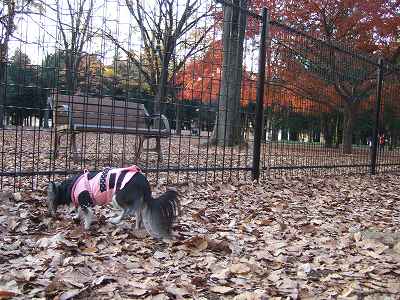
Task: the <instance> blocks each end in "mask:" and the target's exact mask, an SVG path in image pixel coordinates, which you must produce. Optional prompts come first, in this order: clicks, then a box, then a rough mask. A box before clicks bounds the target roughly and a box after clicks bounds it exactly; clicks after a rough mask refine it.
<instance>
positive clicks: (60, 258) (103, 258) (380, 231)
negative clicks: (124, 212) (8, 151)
mask: <svg viewBox="0 0 400 300" xmlns="http://www.w3.org/2000/svg"><path fill="white" fill-rule="evenodd" d="M399 183H400V177H399V176H395V175H379V176H376V177H368V176H363V177H361V176H359V177H357V176H353V177H350V176H341V177H319V178H311V177H302V178H279V179H270V180H268V181H266V182H262V183H260V184H251V183H242V184H237V185H235V186H232V185H229V184H228V185H227V184H214V185H203V186H201V185H192V184H189V185H187V186H181V187H180V188H179V192H180V198H181V203H182V216H181V217H180V218H179V220H178V222H177V224H176V225H175V227H174V239H173V240H171V241H156V240H154V239H152V238H150V237H149V236H148V235H146V234H145V233H144V232H135V231H134V229H133V227H134V220H133V219H132V220H127V221H124V222H123V223H121V224H120V225H119V226H114V225H112V224H110V223H109V222H108V221H107V219H108V218H109V217H111V216H113V215H114V214H115V213H116V212H115V211H113V210H112V209H111V208H98V209H96V216H97V222H96V223H95V224H94V226H93V229H92V230H91V231H90V232H84V231H83V230H82V229H81V227H80V225H79V224H76V223H74V222H73V221H72V219H71V216H70V214H69V212H68V210H67V209H65V210H62V211H60V213H59V217H58V218H57V219H52V218H50V217H49V216H48V215H47V213H46V207H45V195H44V193H42V192H34V193H30V192H29V193H28V192H21V193H16V194H8V193H3V194H1V199H0V237H1V238H0V299H4V298H11V297H13V298H15V299H26V298H48V299H64V300H65V299H72V298H74V299H111V298H112V299H183V298H194V299H222V298H226V299H231V298H235V299H263V298H265V299H267V298H268V299H286V298H287V297H292V298H293V299H296V298H300V299H309V298H311V299H329V298H331V299H337V298H339V299H399V298H400V280H399V278H400V210H399V205H400V189H399ZM162 190H163V188H157V187H156V188H155V189H154V191H155V193H159V192H162Z"/></svg>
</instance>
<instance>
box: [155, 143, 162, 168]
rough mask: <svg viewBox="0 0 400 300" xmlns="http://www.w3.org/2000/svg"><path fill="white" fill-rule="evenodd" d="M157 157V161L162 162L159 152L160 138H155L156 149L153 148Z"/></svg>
mask: <svg viewBox="0 0 400 300" xmlns="http://www.w3.org/2000/svg"><path fill="white" fill-rule="evenodd" d="M155 150H156V152H157V155H158V161H159V162H162V160H163V158H162V152H161V138H159V137H157V138H156V148H155Z"/></svg>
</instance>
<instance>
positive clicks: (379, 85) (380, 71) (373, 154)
mask: <svg viewBox="0 0 400 300" xmlns="http://www.w3.org/2000/svg"><path fill="white" fill-rule="evenodd" d="M377 72H378V77H377V85H376V101H375V102H376V103H375V104H376V107H375V122H374V128H373V132H372V149H371V169H370V173H371V174H372V175H374V174H376V155H377V150H378V141H379V140H378V133H379V123H380V122H379V118H380V116H379V115H380V112H381V100H382V85H383V59H382V58H380V59H379V66H378V70H377Z"/></svg>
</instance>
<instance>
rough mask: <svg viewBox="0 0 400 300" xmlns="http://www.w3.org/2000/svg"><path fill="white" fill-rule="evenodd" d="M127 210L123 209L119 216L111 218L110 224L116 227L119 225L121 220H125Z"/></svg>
mask: <svg viewBox="0 0 400 300" xmlns="http://www.w3.org/2000/svg"><path fill="white" fill-rule="evenodd" d="M127 214H128V213H127V210H126V209H123V210H122V212H121V214H120V215H119V216H117V217H115V218H111V220H110V222H111V223H113V224H114V225H117V224H119V223H121V221H122V219H123V218H125V216H126V215H127Z"/></svg>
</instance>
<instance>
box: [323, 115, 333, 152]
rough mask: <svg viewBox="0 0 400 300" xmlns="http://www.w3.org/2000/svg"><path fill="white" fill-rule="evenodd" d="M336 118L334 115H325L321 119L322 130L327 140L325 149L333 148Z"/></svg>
mask: <svg viewBox="0 0 400 300" xmlns="http://www.w3.org/2000/svg"><path fill="white" fill-rule="evenodd" d="M335 123H336V118H335V116H334V115H332V114H329V113H327V114H323V116H322V118H321V128H322V133H323V135H324V139H325V148H332V147H333V139H334V136H335Z"/></svg>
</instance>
